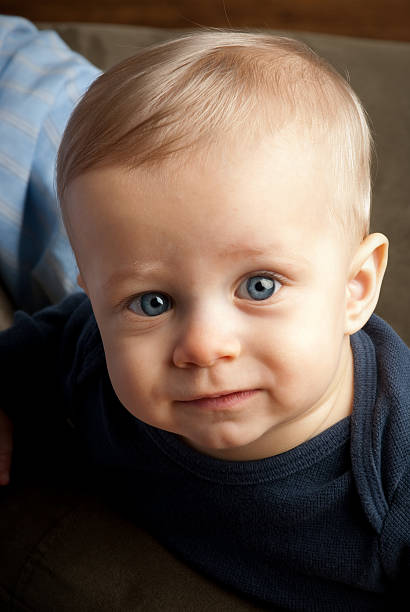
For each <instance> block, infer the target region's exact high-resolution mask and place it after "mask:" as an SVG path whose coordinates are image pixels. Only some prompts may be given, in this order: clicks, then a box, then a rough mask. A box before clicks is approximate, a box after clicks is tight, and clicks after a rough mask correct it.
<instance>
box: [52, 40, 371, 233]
mask: <svg viewBox="0 0 410 612" xmlns="http://www.w3.org/2000/svg"><path fill="white" fill-rule="evenodd" d="M291 121H296V122H297V123H298V124H300V125H301V126H302V127H305V128H306V130H307V131H306V132H305V133H306V134H310V137H313V139H318V141H319V142H325V143H326V144H327V145H328V146H329V153H328V154H329V155H330V161H331V164H330V166H329V168H330V172H331V173H332V175H334V176H331V178H332V179H334V181H335V190H334V199H333V201H332V202H329V211H328V212H329V214H330V217H331V218H332V219H334V220H336V221H337V222H338V225H339V226H341V227H342V228H343V230H344V232H345V236H346V232H347V236H349V237H350V238H351V239H353V240H361V239H362V238H363V237H364V236H366V235H367V233H368V232H369V219H370V198H371V178H370V159H371V150H372V139H371V134H370V130H369V127H368V124H367V120H366V115H365V111H364V109H363V108H362V105H361V103H360V101H359V99H358V97H357V96H356V94H355V93H354V92H353V90H352V89H351V87H350V85H349V84H348V83H347V81H346V80H345V79H344V78H343V77H342V76H341V75H340V74H339V73H338V72H337V71H336V70H335V69H334V68H333V67H331V66H330V65H329V64H328V63H327V62H326V61H325V60H323V59H322V58H320V57H319V56H318V55H317V54H316V53H314V52H313V51H312V50H311V49H310V48H309V47H308V46H307V45H305V44H304V43H302V42H299V41H296V40H293V39H290V38H286V37H280V36H273V35H270V34H266V33H257V32H254V33H252V32H238V31H231V30H220V29H211V30H205V31H203V30H198V31H195V32H192V33H188V34H185V35H183V36H181V37H179V38H177V39H174V40H170V41H167V42H163V43H160V44H156V45H152V46H150V47H147V48H144V49H142V50H140V51H139V52H138V53H137V54H136V55H134V56H132V57H130V58H128V59H126V60H124V61H122V62H120V63H119V64H117V65H116V66H114V67H113V68H111V69H110V70H108V71H107V72H105V73H104V74H102V75H101V76H100V77H99V78H98V79H97V80H96V81H94V82H93V83H92V85H91V86H90V88H89V89H88V91H87V92H86V94H85V95H84V97H83V98H82V100H81V101H80V103H79V104H78V106H77V107H76V108H75V109H74V112H73V114H72V116H71V118H70V120H69V122H68V125H67V127H66V130H65V133H64V135H63V139H62V142H61V146H60V149H59V153H58V159H57V192H58V197H59V200H60V203H61V205H62V209H63V215H64V205H63V203H64V194H65V191H66V189H67V186H68V185H69V184H70V182H71V181H72V180H73V179H74V178H76V177H77V176H79V175H81V174H83V173H84V172H86V171H88V170H91V169H94V168H97V167H103V166H110V165H120V166H122V167H127V168H135V167H138V166H143V165H144V166H150V165H152V166H155V165H158V164H161V163H162V162H163V161H164V160H166V159H170V158H175V157H178V156H182V157H183V156H184V155H185V156H187V155H188V154H189V153H190V152H192V151H193V150H199V149H200V148H201V147H207V146H211V145H212V144H215V143H216V142H218V140H221V139H222V140H223V139H224V138H227V137H228V136H235V135H237V136H238V135H239V136H240V137H241V138H244V135H248V137H256V138H259V137H261V136H262V135H264V134H267V133H274V132H275V130H278V129H279V128H280V127H281V126H283V125H286V123H287V122H291Z"/></svg>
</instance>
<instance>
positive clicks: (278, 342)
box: [66, 134, 352, 459]
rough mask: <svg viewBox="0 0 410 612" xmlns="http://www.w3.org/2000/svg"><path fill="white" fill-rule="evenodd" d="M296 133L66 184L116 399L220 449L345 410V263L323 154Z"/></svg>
mask: <svg viewBox="0 0 410 612" xmlns="http://www.w3.org/2000/svg"><path fill="white" fill-rule="evenodd" d="M293 139H294V137H293V136H291V135H289V134H288V135H287V137H286V138H285V137H281V138H279V137H277V138H276V139H275V140H271V141H270V142H268V141H267V142H265V143H262V144H260V145H259V146H258V147H255V148H254V150H252V151H250V150H244V149H243V150H242V149H236V150H233V151H230V152H229V154H228V153H226V152H225V153H224V152H223V151H217V150H214V151H213V152H212V153H211V154H210V155H209V156H208V158H207V159H205V158H199V157H197V158H193V159H192V162H191V163H190V164H187V166H186V167H185V168H183V169H179V170H178V169H177V167H176V166H175V168H174V170H172V169H171V166H169V167H166V166H164V167H163V168H162V171H160V170H159V169H158V170H143V169H137V170H135V171H133V172H132V173H129V172H126V171H125V170H122V169H118V168H110V169H99V170H95V171H92V172H89V173H88V174H85V175H83V176H81V177H79V178H78V179H76V180H75V181H73V183H72V184H71V186H70V189H69V191H68V200H67V204H66V205H67V209H68V210H69V219H70V225H71V227H72V232H73V236H74V238H73V246H74V249H75V251H76V255H77V258H78V262H79V266H80V270H81V276H82V283H83V285H84V288H85V289H86V291H87V293H88V295H89V297H90V299H91V302H92V306H93V309H94V313H95V316H96V319H97V323H98V326H99V329H100V332H101V336H102V340H103V343H104V349H105V354H106V359H107V365H108V371H109V375H110V378H111V382H112V384H113V387H114V389H115V391H116V394H117V396H118V398H119V399H120V401H121V402H122V403H123V405H124V406H125V407H126V409H127V410H128V411H129V412H131V413H132V414H133V415H135V416H136V417H138V418H139V419H141V420H142V421H145V422H146V423H149V424H151V425H153V426H155V427H158V428H161V429H165V430H168V431H171V432H174V433H176V434H178V435H179V436H181V437H182V438H183V439H184V440H185V441H186V442H187V443H188V444H190V445H191V446H193V447H195V448H197V449H198V450H200V451H202V452H205V453H208V454H211V455H214V456H217V457H222V458H228V459H257V458H260V457H264V456H268V455H271V454H276V453H279V452H283V451H285V450H287V449H289V448H292V447H293V446H296V445H297V444H299V443H301V442H303V441H304V440H306V439H307V438H309V437H311V436H313V435H315V434H316V433H318V432H319V431H322V430H323V429H325V428H326V427H328V426H329V425H330V424H332V423H333V422H336V421H337V420H340V418H343V417H344V416H347V414H350V410H351V403H352V355H351V350H350V343H349V337H348V335H347V334H346V333H345V305H346V282H347V275H348V264H349V261H348V256H347V253H346V252H345V249H344V247H343V245H342V244H341V242H340V238H338V237H337V235H336V233H335V230H334V228H333V227H332V224H330V223H329V222H328V221H327V220H326V219H327V217H326V215H325V213H324V210H325V207H326V204H327V202H328V199H329V198H331V197H332V190H331V186H330V185H328V184H327V182H326V179H325V176H326V166H325V161H324V157H323V152H321V151H316V150H315V149H314V148H307V149H303V148H302V147H301V146H300V144H299V145H297V141H296V140H295V141H294V140H293ZM228 393H229V394H233V395H228V396H226V397H225V399H223V398H221V397H219V398H215V397H214V398H213V399H209V397H208V399H207V400H206V399H201V400H198V399H196V398H204V397H206V396H216V395H221V394H228Z"/></svg>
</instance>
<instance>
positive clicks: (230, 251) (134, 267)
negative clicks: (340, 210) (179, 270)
mask: <svg viewBox="0 0 410 612" xmlns="http://www.w3.org/2000/svg"><path fill="white" fill-rule="evenodd" d="M271 252H273V253H275V254H280V252H281V249H280V248H279V247H278V245H277V244H271V245H269V244H268V245H266V247H265V248H258V247H246V248H244V247H243V246H241V245H238V244H232V245H230V246H229V247H225V248H224V249H222V250H221V251H219V257H220V259H227V258H229V259H237V258H239V257H245V258H246V257H261V256H263V255H267V253H271ZM278 259H280V260H282V261H284V262H286V265H288V266H289V267H292V268H295V269H305V268H306V267H307V265H308V261H307V259H305V257H303V256H300V257H298V260H297V261H296V258H294V257H289V256H286V257H280V255H279V256H278ZM163 268H166V264H164V262H163V260H160V259H158V260H153V261H149V262H140V261H136V262H134V263H133V264H131V265H129V266H126V267H124V268H123V269H122V270H117V271H116V272H114V273H113V274H112V275H111V276H110V277H109V279H108V280H107V281H106V282H105V283H104V288H105V289H108V288H109V287H111V286H112V285H114V284H118V283H121V282H124V281H126V280H128V279H129V278H132V277H135V276H143V275H146V276H147V275H148V274H152V273H153V272H160V271H161V270H162V269H163Z"/></svg>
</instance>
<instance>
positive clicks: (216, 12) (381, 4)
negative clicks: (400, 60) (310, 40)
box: [0, 0, 410, 41]
mask: <svg viewBox="0 0 410 612" xmlns="http://www.w3.org/2000/svg"><path fill="white" fill-rule="evenodd" d="M0 12H1V13H6V14H14V15H21V16H23V17H27V18H28V19H30V20H32V21H87V22H105V23H124V24H137V25H148V26H159V27H177V28H180V27H182V28H192V27H194V26H196V25H205V26H231V27H234V28H235V27H236V28H241V27H260V28H263V27H265V28H277V29H293V30H305V31H311V32H328V33H332V34H341V35H346V36H364V37H369V38H382V39H392V40H405V41H410V0H34V1H33V0H0Z"/></svg>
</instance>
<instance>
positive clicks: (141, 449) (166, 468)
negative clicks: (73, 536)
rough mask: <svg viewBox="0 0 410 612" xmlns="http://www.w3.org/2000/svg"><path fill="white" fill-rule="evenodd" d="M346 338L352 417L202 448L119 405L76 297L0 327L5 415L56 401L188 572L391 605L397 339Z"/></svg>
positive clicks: (283, 593) (400, 546)
mask: <svg viewBox="0 0 410 612" xmlns="http://www.w3.org/2000/svg"><path fill="white" fill-rule="evenodd" d="M351 343H352V349H353V354H354V375H355V382H354V410H353V414H352V416H351V417H348V418H345V419H343V420H342V421H340V422H338V423H336V424H335V425H333V426H332V427H330V428H329V429H327V430H326V431H324V432H322V433H321V434H319V435H318V436H316V437H315V438H313V439H311V440H309V441H307V442H305V443H303V444H301V445H300V446H298V447H296V448H294V449H292V450H290V451H288V452H285V453H282V454H280V455H277V456H274V457H270V458H267V459H262V460H257V461H247V462H236V461H223V460H218V459H215V458H212V457H209V456H205V455H202V454H201V453H199V452H197V451H195V450H194V449H192V448H190V447H188V446H186V445H185V444H184V443H183V442H182V441H181V440H180V439H179V437H178V436H176V435H174V434H171V433H168V432H165V431H161V430H158V429H156V428H153V427H151V426H148V425H146V424H144V423H142V422H141V421H139V420H138V419H136V418H134V417H133V416H132V415H130V413H128V411H127V410H126V409H125V408H124V407H123V406H122V405H121V404H120V402H119V401H118V400H117V398H116V396H115V394H114V392H113V390H112V387H111V384H110V381H109V378H108V375H107V370H106V366H105V361H104V354H103V350H102V344H101V339H100V336H99V332H98V329H97V326H96V323H95V320H94V317H93V315H92V311H91V307H90V304H89V301H88V299H87V298H85V297H84V295H81V294H78V295H74V296H72V297H70V298H68V299H66V300H65V301H64V302H62V303H61V304H60V305H58V306H56V307H50V308H48V309H46V310H44V311H42V312H40V313H38V314H37V315H35V316H34V317H32V318H30V317H28V316H27V315H26V314H22V313H21V314H19V315H18V316H17V317H16V324H15V326H14V327H13V328H11V329H10V330H8V331H6V332H4V333H3V334H0V360H1V368H2V371H3V372H4V371H6V376H5V381H6V383H5V384H11V385H15V386H16V387H18V382H19V381H20V380H21V371H22V370H23V371H24V372H28V378H27V384H26V385H25V388H24V389H23V388H22V386H21V384H20V387H19V388H18V389H17V401H16V402H15V403H14V406H8V407H6V408H8V411H9V413H10V414H11V416H12V417H13V418H14V419H15V420H16V422H18V423H19V424H20V426H21V424H22V423H25V422H26V421H27V422H28V423H30V422H32V419H33V406H34V407H35V419H36V421H38V420H39V419H42V418H44V419H47V418H48V416H49V415H51V414H53V415H55V412H56V406H62V407H63V408H62V409H61V419H62V420H65V419H66V418H69V421H70V423H71V424H72V425H73V427H74V430H75V431H76V432H77V435H78V436H79V438H80V439H81V440H82V443H83V444H84V446H85V447H86V448H87V452H88V454H89V456H90V457H91V459H92V461H93V462H95V463H96V464H97V465H99V466H100V469H101V470H102V473H104V478H103V480H104V484H105V486H106V487H107V489H108V490H109V491H111V492H112V494H114V493H115V494H116V495H118V496H119V497H120V498H121V500H122V503H123V506H124V508H127V512H128V513H129V514H130V515H131V516H133V517H134V518H135V520H136V521H138V523H139V524H142V525H145V526H146V527H147V528H148V529H149V530H150V531H151V532H152V533H153V534H154V535H156V537H158V539H160V540H161V541H162V542H163V543H164V544H165V545H167V546H168V547H169V548H170V549H171V550H172V551H174V553H175V554H177V555H178V556H179V557H181V558H182V559H184V560H185V561H186V562H188V563H190V564H192V565H193V566H194V567H195V568H197V569H199V570H201V571H202V572H205V573H206V574H207V575H209V576H211V577H213V578H214V579H215V580H217V581H218V582H221V583H223V584H225V585H228V586H230V587H233V588H234V589H236V590H238V591H239V592H241V593H243V594H246V595H248V596H251V597H252V598H254V599H255V600H256V601H259V602H263V603H264V604H265V605H267V606H268V608H270V609H272V610H275V609H277V608H278V607H280V608H282V609H286V610H300V611H303V612H308V611H322V610H323V611H326V612H328V611H330V610H331V611H332V612H333V611H338V610H340V611H347V610H352V611H355V612H356V611H360V612H362V611H367V610H387V609H389V610H400V609H401V607H400V605H399V604H398V603H397V600H396V599H395V597H396V595H397V594H398V593H399V591H400V589H403V588H404V585H405V579H406V578H408V577H409V576H410V501H409V500H410V408H409V404H410V389H409V378H410V377H409V372H410V357H409V349H408V348H407V347H406V345H405V344H404V343H403V342H402V341H401V340H400V338H399V337H398V336H397V335H396V334H395V332H394V331H393V330H392V329H391V328H390V327H389V326H388V325H387V324H386V323H385V322H384V321H383V320H381V319H380V318H378V317H376V316H372V317H371V319H370V321H369V323H368V324H367V325H366V326H365V328H364V329H363V330H361V331H360V332H358V333H357V334H355V335H354V336H352V338H351ZM49 383H50V384H49ZM48 389H49V391H50V392H49V393H46V391H47V390H48ZM403 609H405V608H403Z"/></svg>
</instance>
